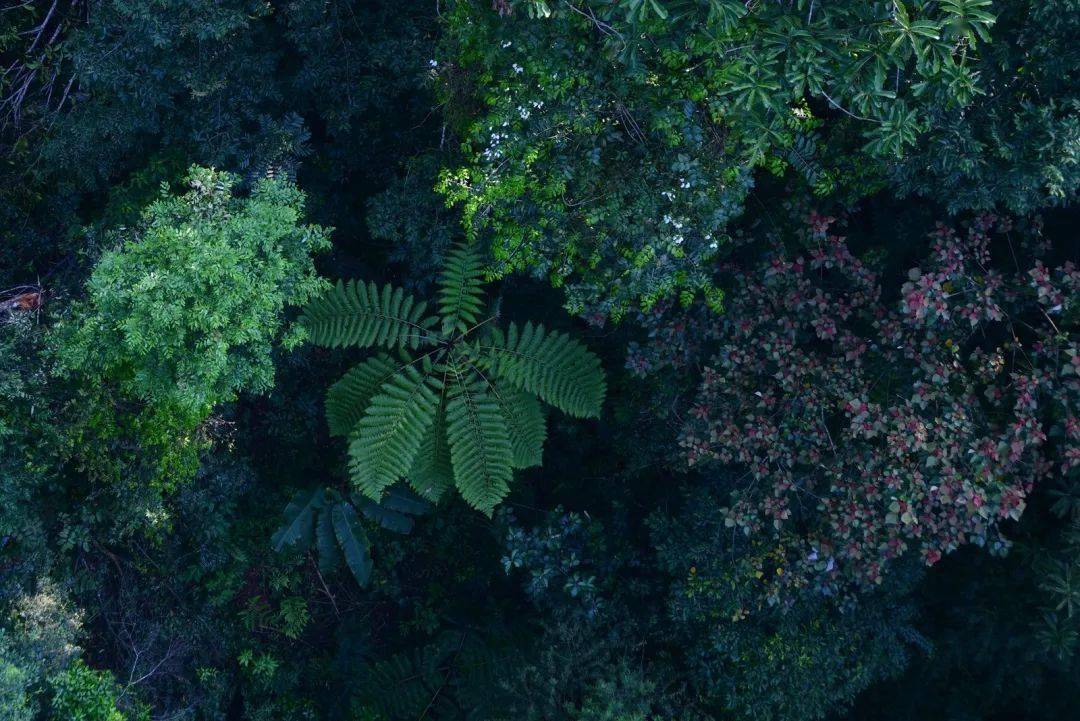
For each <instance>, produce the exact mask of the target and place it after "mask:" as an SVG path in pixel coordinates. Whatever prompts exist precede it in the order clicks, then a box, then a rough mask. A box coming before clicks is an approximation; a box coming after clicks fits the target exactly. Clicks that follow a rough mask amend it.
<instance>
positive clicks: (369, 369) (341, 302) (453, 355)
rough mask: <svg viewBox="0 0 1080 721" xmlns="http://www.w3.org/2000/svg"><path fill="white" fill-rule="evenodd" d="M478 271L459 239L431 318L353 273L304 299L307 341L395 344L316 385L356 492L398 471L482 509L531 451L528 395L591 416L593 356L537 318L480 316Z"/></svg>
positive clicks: (536, 411) (474, 256)
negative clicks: (323, 392)
mask: <svg viewBox="0 0 1080 721" xmlns="http://www.w3.org/2000/svg"><path fill="white" fill-rule="evenodd" d="M482 280H483V264H482V262H481V257H480V255H479V253H477V252H476V250H475V249H473V248H471V247H469V246H465V245H463V246H459V247H457V248H455V249H454V250H453V251H451V252H450V253H449V255H448V256H447V260H446V265H445V267H444V269H443V272H442V274H441V276H440V278H439V291H438V297H437V302H436V306H437V308H438V311H439V317H438V318H430V317H426V316H425V315H424V309H425V306H424V304H423V303H417V302H416V301H415V300H414V299H413V298H412V297H411V296H407V295H405V294H404V293H403V292H401V291H400V290H394V289H392V288H390V287H389V286H384V287H383V288H382V289H381V290H380V289H378V288H377V287H376V286H375V285H374V284H370V283H369V284H367V285H364V284H363V283H360V282H357V281H350V282H348V283H338V285H337V287H336V288H334V290H333V291H331V292H330V293H327V294H326V295H324V296H323V297H321V298H319V299H318V300H316V301H314V302H312V303H311V304H310V306H309V307H308V308H307V309H306V310H305V313H304V318H303V320H304V325H305V327H306V328H307V329H308V332H309V334H310V336H311V338H312V340H314V341H315V342H317V343H322V344H324V345H330V346H342V345H358V346H381V347H385V348H398V349H399V352H400V353H401V355H402V357H403V360H401V361H398V360H396V359H394V358H393V357H391V356H389V355H386V354H380V355H375V356H373V357H371V358H369V359H367V360H366V361H363V362H361V363H360V364H359V365H357V366H356V367H354V368H353V369H352V370H350V371H349V372H348V373H347V374H346V375H345V376H344V377H343V378H342V379H341V380H339V381H338V382H337V383H335V384H334V385H333V386H331V387H330V389H329V391H328V392H327V397H326V418H327V424H328V426H329V428H330V432H331V433H333V434H335V435H340V436H346V437H348V439H349V456H350V463H349V474H350V478H351V480H352V483H353V486H354V487H355V488H356V489H357V490H359V491H360V492H362V493H363V494H364V495H366V496H367V497H369V498H371V499H373V500H376V501H378V500H380V499H382V498H383V494H384V492H385V491H386V489H388V488H390V487H391V486H393V485H394V484H395V483H397V482H398V481H399V480H401V479H402V478H405V479H407V480H408V482H409V485H410V486H411V487H412V488H413V489H414V490H415V491H416V492H417V493H419V494H420V495H421V496H422V497H423V498H425V499H427V500H431V501H435V500H438V499H439V498H441V497H442V495H443V493H444V492H445V490H446V489H447V488H449V487H450V486H451V485H453V486H454V487H456V488H457V489H458V491H459V492H460V493H461V496H462V498H464V500H465V502H466V503H468V504H469V505H471V506H473V507H474V508H477V509H479V510H481V511H483V512H485V513H488V514H490V513H491V511H492V510H493V509H494V507H495V506H496V505H497V504H498V503H499V502H500V501H501V500H502V499H503V498H504V497H505V496H506V494H507V493H508V492H509V489H510V482H511V481H512V480H513V469H515V468H529V467H531V466H536V465H539V464H540V462H541V459H542V456H543V445H544V440H545V438H546V430H545V419H544V413H543V409H542V408H541V406H540V403H539V401H538V400H537V396H539V398H540V400H543V401H545V402H547V403H550V404H551V405H553V406H555V407H556V408H558V409H560V410H562V411H564V412H566V413H567V414H569V415H571V416H575V417H579V418H585V417H596V416H598V415H599V413H600V407H601V405H602V404H603V399H604V393H605V390H606V388H605V383H604V374H603V371H602V370H601V368H600V361H599V359H597V357H596V356H595V355H593V354H592V353H591V352H589V350H588V349H587V348H586V347H585V346H584V345H583V344H581V343H580V342H578V341H576V340H574V339H572V338H571V337H570V336H568V335H567V334H565V333H561V332H557V331H548V330H546V329H545V328H544V327H543V326H540V325H534V324H532V323H526V324H525V325H524V326H522V327H519V326H517V325H514V324H511V325H510V326H509V328H508V330H507V331H506V332H505V333H504V332H503V331H500V330H499V329H498V328H496V327H495V324H494V323H492V321H493V320H495V316H491V317H481V314H482V312H483V303H482V298H481V289H482ZM406 349H407V350H408V351H410V352H412V354H413V355H412V356H409V355H406ZM362 510H363V509H361V511H362ZM392 522H395V521H392ZM335 528H336V527H335Z"/></svg>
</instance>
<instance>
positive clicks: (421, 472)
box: [408, 404, 454, 502]
mask: <svg viewBox="0 0 1080 721" xmlns="http://www.w3.org/2000/svg"><path fill="white" fill-rule="evenodd" d="M408 479H409V485H410V486H412V488H413V490H415V491H416V492H417V493H419V494H420V495H421V496H422V497H423V498H426V499H427V500H429V501H432V502H436V501H438V500H439V499H440V498H441V497H442V494H443V493H444V492H445V491H446V489H447V488H449V487H450V486H451V485H453V483H454V468H453V466H452V464H451V462H450V445H449V441H447V439H446V408H445V406H443V405H442V404H440V406H439V409H438V411H437V412H436V415H435V422H434V423H432V424H431V428H429V429H428V431H427V433H426V434H425V435H424V440H423V441H422V442H421V444H420V451H419V452H418V453H417V454H416V460H415V461H413V466H412V468H411V469H409V473H408Z"/></svg>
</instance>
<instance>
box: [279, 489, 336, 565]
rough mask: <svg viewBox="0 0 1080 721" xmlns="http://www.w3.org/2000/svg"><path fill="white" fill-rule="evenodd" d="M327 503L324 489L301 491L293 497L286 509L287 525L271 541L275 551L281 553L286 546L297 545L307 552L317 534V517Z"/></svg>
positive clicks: (282, 526) (280, 528) (283, 525)
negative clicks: (314, 535)
mask: <svg viewBox="0 0 1080 721" xmlns="http://www.w3.org/2000/svg"><path fill="white" fill-rule="evenodd" d="M325 501H326V495H325V491H324V490H323V489H322V488H315V489H313V490H310V491H300V492H299V493H297V494H296V495H295V496H293V498H292V500H291V501H289V505H287V506H286V507H285V514H284V515H285V523H284V524H282V525H281V527H279V528H278V529H277V531H275V532H274V535H273V536H272V537H271V539H270V545H271V546H272V547H273V549H274V550H275V551H277V552H279V553H280V552H281V551H282V549H284V548H285V547H286V546H293V545H295V546H298V547H299V548H300V550H306V549H307V548H308V547H309V546H310V545H311V537H312V534H314V533H315V516H316V514H317V513H318V512H319V510H320V509H321V508H322V507H323V505H324V504H325Z"/></svg>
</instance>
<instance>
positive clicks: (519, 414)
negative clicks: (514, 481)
mask: <svg viewBox="0 0 1080 721" xmlns="http://www.w3.org/2000/svg"><path fill="white" fill-rule="evenodd" d="M492 395H493V396H494V397H495V400H496V401H498V403H499V410H500V411H501V412H502V415H503V418H504V419H506V430H507V432H508V433H509V435H510V447H511V448H512V449H513V452H514V461H513V466H514V468H532V467H533V466H539V465H540V464H541V462H542V461H543V455H544V440H545V439H546V438H547V422H546V421H545V420H544V410H543V408H541V407H540V402H539V401H537V400H536V396H534V395H532V394H531V393H526V392H524V391H517V390H508V391H500V390H498V389H496V388H494V387H492Z"/></svg>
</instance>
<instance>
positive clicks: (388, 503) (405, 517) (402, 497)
mask: <svg viewBox="0 0 1080 721" xmlns="http://www.w3.org/2000/svg"><path fill="white" fill-rule="evenodd" d="M430 508H431V504H429V503H428V502H427V501H425V500H423V499H422V498H420V497H418V496H416V495H415V494H414V493H412V492H410V491H408V490H406V489H404V488H401V487H400V486H395V487H394V488H391V489H390V490H389V491H387V492H386V495H385V496H384V497H383V499H382V501H380V502H379V503H375V502H374V501H369V500H367V499H365V500H364V501H362V502H361V503H360V512H361V513H363V514H364V515H365V516H367V517H368V518H370V519H371V520H373V521H375V522H376V523H378V524H379V525H380V526H382V527H383V528H385V529H387V530H389V531H393V532H394V533H401V534H403V535H404V534H408V533H411V532H412V529H413V523H414V522H413V519H412V518H410V516H419V515H422V514H424V513H427V512H428V510H429V509H430Z"/></svg>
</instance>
